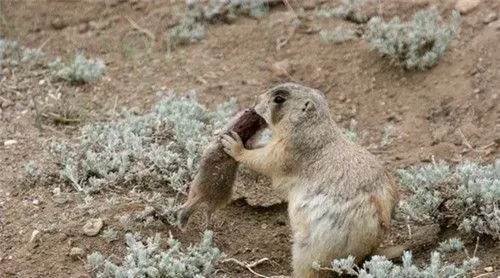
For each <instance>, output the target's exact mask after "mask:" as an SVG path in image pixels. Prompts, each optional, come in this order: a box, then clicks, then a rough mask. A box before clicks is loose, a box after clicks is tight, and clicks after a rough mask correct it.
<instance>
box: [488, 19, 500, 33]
mask: <svg viewBox="0 0 500 278" xmlns="http://www.w3.org/2000/svg"><path fill="white" fill-rule="evenodd" d="M488 26H489V27H491V28H493V29H495V30H497V31H500V20H497V21H493V22H492V23H490V24H488Z"/></svg>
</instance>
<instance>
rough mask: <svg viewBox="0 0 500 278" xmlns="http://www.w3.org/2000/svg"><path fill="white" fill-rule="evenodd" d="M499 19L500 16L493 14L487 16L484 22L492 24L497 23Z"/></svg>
mask: <svg viewBox="0 0 500 278" xmlns="http://www.w3.org/2000/svg"><path fill="white" fill-rule="evenodd" d="M497 19H498V14H497V13H495V12H491V13H489V14H487V15H486V17H485V18H484V20H483V23H484V24H490V23H491V22H493V21H495V20H497Z"/></svg>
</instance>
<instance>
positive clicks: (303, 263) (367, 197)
mask: <svg viewBox="0 0 500 278" xmlns="http://www.w3.org/2000/svg"><path fill="white" fill-rule="evenodd" d="M255 111H256V112H257V113H258V114H259V115H260V116H262V117H263V118H264V119H265V121H266V122H267V124H268V127H269V128H270V129H271V131H272V133H273V139H272V140H271V141H270V142H269V143H268V144H266V145H265V146H263V147H261V148H258V149H247V148H245V146H244V144H243V142H242V140H241V139H240V138H239V137H238V135H237V134H235V133H234V132H233V133H231V136H230V135H228V134H226V135H223V137H222V139H221V141H222V144H223V145H224V151H226V153H228V154H229V155H231V156H232V157H233V158H234V159H235V160H236V161H238V162H240V163H242V164H244V165H246V166H247V167H249V168H250V169H253V170H254V171H256V172H258V173H261V174H264V175H266V176H268V177H270V178H271V179H272V183H273V186H274V187H276V188H277V189H278V190H280V191H281V192H282V193H283V194H284V197H285V198H286V199H287V200H288V214H289V218H290V225H291V228H292V233H293V241H294V242H293V248H292V249H293V250H292V254H293V262H292V264H293V277H294V278H310V277H328V276H329V275H330V274H329V273H324V272H317V271H315V270H314V269H313V268H312V265H313V262H315V261H316V262H318V263H319V264H320V265H322V266H328V265H330V263H331V262H332V261H333V260H334V259H340V258H345V257H347V256H349V255H352V256H354V257H355V258H356V262H357V263H359V262H361V261H362V260H363V259H364V258H365V257H367V256H368V255H370V254H372V253H374V252H375V251H376V250H377V248H378V247H379V246H380V243H381V241H382V239H383V236H384V232H385V231H386V230H387V229H388V227H389V224H390V221H391V215H392V212H393V209H394V206H395V204H396V202H397V199H398V198H397V187H396V185H395V183H394V181H393V180H392V178H391V177H390V176H389V175H388V173H387V172H386V170H385V169H384V167H383V166H382V165H381V163H380V162H379V161H377V159H376V158H375V157H374V156H373V155H372V154H370V153H369V152H368V151H366V150H365V149H363V148H361V147H360V146H358V145H356V144H355V143H352V142H351V141H350V140H348V139H347V138H346V137H345V136H344V134H343V132H342V130H341V129H340V128H339V127H338V126H337V124H336V123H335V122H334V121H333V120H332V118H331V116H330V114H329V111H328V106H327V103H326V100H325V97H324V95H323V93H322V92H320V91H318V90H315V89H312V88H308V87H305V86H302V85H298V84H294V83H285V84H282V85H278V86H276V87H274V88H271V89H270V90H268V91H267V92H266V93H264V94H262V95H261V96H260V99H259V102H258V104H257V105H256V106H255Z"/></svg>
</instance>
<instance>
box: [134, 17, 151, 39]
mask: <svg viewBox="0 0 500 278" xmlns="http://www.w3.org/2000/svg"><path fill="white" fill-rule="evenodd" d="M127 20H128V22H130V24H131V25H132V28H134V29H135V30H137V31H139V32H141V33H143V34H145V35H146V36H148V37H149V38H150V39H151V41H153V42H155V41H156V39H155V35H154V34H153V33H152V32H151V31H149V30H148V29H145V28H142V27H141V26H139V25H138V24H137V23H136V22H135V21H134V20H132V18H130V17H127Z"/></svg>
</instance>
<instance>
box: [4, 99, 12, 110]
mask: <svg viewBox="0 0 500 278" xmlns="http://www.w3.org/2000/svg"><path fill="white" fill-rule="evenodd" d="M12 105H14V102H13V101H12V100H10V99H6V98H4V99H3V101H2V108H7V107H9V106H12Z"/></svg>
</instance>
